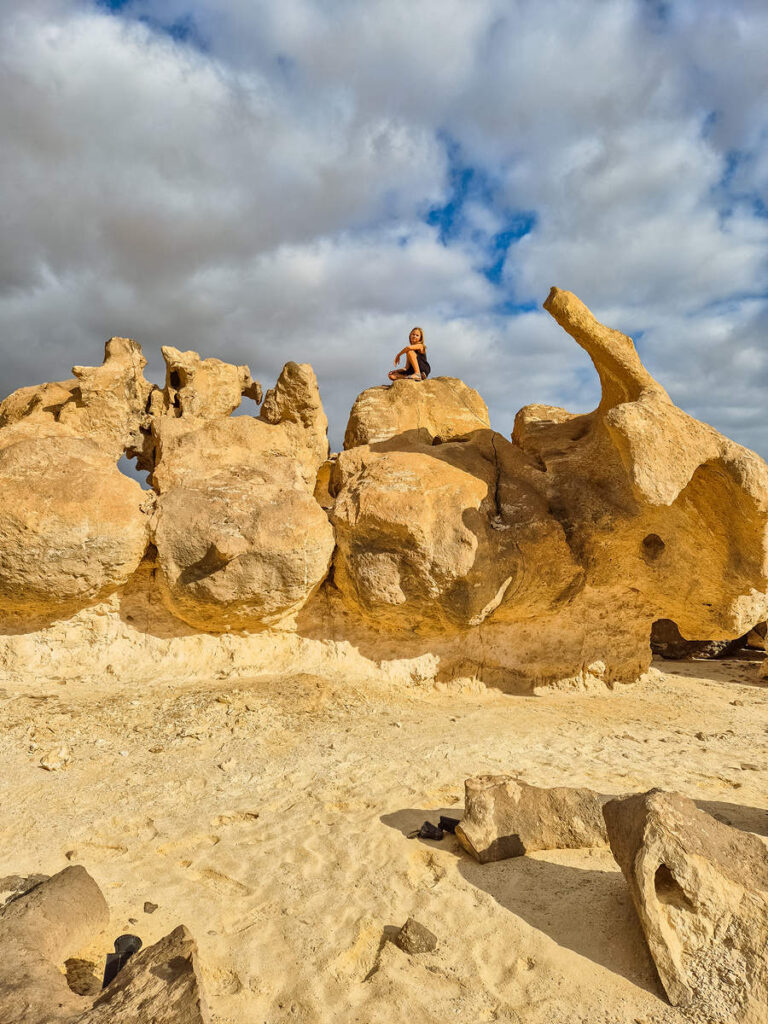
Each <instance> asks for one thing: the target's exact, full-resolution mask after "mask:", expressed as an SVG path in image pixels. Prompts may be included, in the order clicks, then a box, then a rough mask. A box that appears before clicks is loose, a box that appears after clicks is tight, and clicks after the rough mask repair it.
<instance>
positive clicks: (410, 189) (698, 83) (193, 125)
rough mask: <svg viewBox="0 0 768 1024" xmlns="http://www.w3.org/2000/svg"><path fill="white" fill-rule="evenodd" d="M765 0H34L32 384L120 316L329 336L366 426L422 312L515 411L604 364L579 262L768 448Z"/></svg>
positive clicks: (18, 212)
mask: <svg viewBox="0 0 768 1024" xmlns="http://www.w3.org/2000/svg"><path fill="white" fill-rule="evenodd" d="M767 39H768V9H766V7H765V4H763V3H760V2H758V0H735V2H733V3H728V4H725V3H721V2H714V0H673V2H670V3H666V4H660V3H650V2H647V0H594V2H584V3H580V4H573V3H572V2H571V0H568V2H566V0H547V2H544V3H541V2H538V3H535V2H532V0H474V2H473V3H471V4H468V3H466V2H465V0H410V2H407V3H406V2H405V0H367V2H366V3H362V4H361V3H357V2H352V0H262V2H259V3H256V4H254V3H253V2H252V0H215V2H214V0H195V2H193V3H190V2H184V0H126V2H120V0H109V2H101V3H97V2H95V0H94V2H86V0H27V2H25V3H21V2H20V0H18V2H17V0H6V3H5V4H4V5H3V9H2V12H0V88H2V90H3V95H4V97H5V101H4V104H3V109H2V111H1V112H0V125H1V126H2V137H3V142H4V145H3V147H2V149H1V150H0V180H2V183H3V188H2V207H1V208H2V214H3V226H4V230H3V232H2V237H1V238H0V330H2V336H3V338H4V339H6V340H5V345H4V348H5V357H4V360H3V366H2V370H1V371H0V373H1V374H2V380H0V390H2V391H3V392H8V391H10V390H12V389H13V388H15V387H18V386H21V385H24V384H30V383H34V382H36V381H39V380H42V379H57V378H59V379H60V378H62V377H66V376H67V375H68V374H69V368H70V366H71V365H72V364H73V363H89V362H91V363H93V362H98V361H99V359H100V352H101V347H102V344H103V340H104V339H105V338H106V337H108V336H109V335H114V334H126V335H130V336H133V337H136V338H137V339H138V340H139V341H140V342H141V343H142V345H143V346H144V349H145V353H146V355H147V357H148V359H149V361H150V366H149V374H150V376H153V377H154V378H155V379H158V380H159V379H161V377H162V362H161V360H160V357H159V349H160V346H161V345H163V344H170V345H175V346H177V347H180V348H182V349H184V348H193V349H196V350H198V351H200V352H201V353H202V354H206V355H216V356H218V357H220V358H223V359H228V360H230V361H233V362H238V363H239V362H245V363H248V364H249V366H250V367H251V369H252V371H253V373H254V375H255V376H258V377H259V378H260V379H261V380H262V382H263V383H264V384H265V385H266V386H269V385H270V384H271V383H272V382H273V381H274V379H275V376H276V375H277V373H278V372H279V369H280V367H281V365H282V363H283V362H284V361H285V360H286V359H296V360H299V361H307V362H311V363H312V364H313V366H314V367H315V369H316V371H317V374H318V377H319V380H320V384H321V392H322V395H323V399H324V402H325V405H326V409H327V411H328V415H329V419H330V421H331V439H332V443H334V444H335V445H338V444H339V442H340V438H341V436H342V434H343V428H344V424H345V421H346V416H347V413H348V410H349V407H350V406H351V404H352V402H353V400H354V398H355V396H356V395H357V393H358V392H359V391H360V390H362V389H363V388H364V387H366V386H369V385H371V384H374V383H378V382H381V381H383V380H384V379H385V375H386V372H387V370H388V369H389V366H390V364H391V361H392V358H393V356H394V353H395V352H396V351H397V350H398V349H399V348H401V347H402V345H403V343H404V339H405V338H406V337H407V334H408V332H409V330H410V328H411V326H413V324H416V323H418V324H421V325H423V326H424V329H425V332H426V335H427V341H428V343H429V351H430V361H431V363H432V366H433V368H434V372H435V373H437V374H445V375H452V376H459V377H462V378H463V379H465V380H466V381H467V382H468V383H470V384H471V385H472V386H474V387H476V388H477V389H478V390H479V391H480V392H481V393H482V394H483V396H484V397H485V399H486V401H487V402H488V404H489V407H490V410H491V418H492V423H493V424H494V426H496V427H497V429H499V430H502V431H504V432H505V433H509V431H510V430H511V428H512V422H513V420H514V414H515V412H516V411H517V409H518V408H519V407H520V406H522V405H524V404H526V403H529V402H544V403H548V404H553V405H563V406H566V407H567V408H571V409H574V410H584V409H587V408H590V407H592V406H594V405H595V404H596V401H597V397H598V389H597V381H596V377H595V375H594V373H593V371H592V369H591V367H590V364H589V362H588V361H587V359H586V357H585V356H584V354H583V353H582V352H581V351H580V350H579V349H578V348H577V346H575V344H574V343H573V342H572V341H571V340H570V339H569V338H567V337H566V336H565V335H563V334H562V332H561V331H560V330H559V328H557V326H556V325H555V324H554V323H552V322H551V321H550V319H549V318H548V317H547V316H546V314H544V313H543V312H542V311H541V308H540V307H541V302H542V301H543V300H544V298H545V297H546V295H547V292H548V290H549V287H550V285H552V284H557V285H559V286H560V287H563V288H569V289H571V290H573V291H575V292H576V293H577V294H578V295H579V296H580V297H581V298H582V299H583V300H584V301H585V302H587V304H588V305H589V306H590V307H592V308H593V310H594V311H595V313H596V314H597V315H598V316H599V317H600V318H601V319H603V320H604V321H605V322H607V323H609V324H611V325H612V326H616V327H619V328H620V329H622V330H625V331H627V332H628V333H630V334H633V336H634V337H635V338H636V340H637V344H638V348H639V350H640V352H641V354H642V356H643V358H644V359H645V360H646V362H647V365H648V367H649V369H650V370H651V372H653V373H654V374H655V375H656V376H657V377H658V378H659V379H660V380H661V382H662V383H663V384H664V385H665V386H666V387H667V389H668V390H669V391H670V393H671V394H672V396H673V398H674V399H675V400H676V401H677V402H678V403H679V404H680V405H682V406H683V407H684V408H686V409H687V410H688V411H690V412H692V413H693V414H694V415H696V416H699V417H700V418H702V419H704V420H707V421H708V422H711V423H713V424H714V425H715V426H717V427H718V428H719V429H721V430H723V431H724V432H725V433H727V434H729V435H730V436H732V437H734V438H735V439H736V440H738V441H741V442H742V443H744V444H747V445H749V446H751V447H754V448H756V449H757V450H759V451H760V452H761V453H762V454H763V455H766V454H768V424H766V422H765V417H764V415H763V406H764V402H765V390H764V388H765V383H766V380H768V340H767V331H766V327H767V326H768V298H767V289H766V258H767V257H768V216H767V211H768V104H766V95H767V94H768V73H767V72H766V61H765V58H764V53H765V44H766V40H767Z"/></svg>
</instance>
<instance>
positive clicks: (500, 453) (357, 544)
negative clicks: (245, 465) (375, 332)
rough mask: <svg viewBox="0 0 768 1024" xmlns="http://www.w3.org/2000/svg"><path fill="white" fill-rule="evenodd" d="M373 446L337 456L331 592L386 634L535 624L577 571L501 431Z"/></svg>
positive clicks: (528, 472) (524, 465)
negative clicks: (492, 621)
mask: <svg viewBox="0 0 768 1024" xmlns="http://www.w3.org/2000/svg"><path fill="white" fill-rule="evenodd" d="M410 386H411V387H419V386H420V385H419V384H413V383H411V384H410ZM375 448H376V446H373V447H371V446H363V447H356V448H353V449H351V450H349V451H346V452H342V453H341V454H340V455H339V457H338V459H337V461H336V463H335V465H334V467H333V471H332V482H331V490H332V491H333V493H335V495H336V499H335V502H334V505H333V509H332V513H331V519H332V522H333V525H334V526H335V528H336V543H337V548H336V556H335V561H334V584H335V586H336V587H337V589H338V590H339V592H340V593H341V595H342V598H343V600H344V601H345V603H346V604H347V605H348V607H349V608H350V609H351V610H352V611H353V613H354V612H356V613H357V614H359V615H361V616H362V617H363V618H366V619H367V620H368V621H369V622H370V623H371V624H373V625H375V626H376V627H377V628H378V629H386V630H388V631H390V632H392V633H396V632H399V631H402V632H409V633H414V632H416V633H419V634H423V635H429V634H434V633H455V632H456V631H459V630H462V629H468V628H470V627H472V626H479V625H480V624H481V623H483V622H484V621H485V620H486V619H487V618H488V617H489V616H491V615H495V617H496V618H497V620H502V619H503V620H504V621H507V620H515V619H518V620H519V619H525V618H530V617H532V616H534V615H536V614H539V613H544V612H546V611H547V610H548V609H549V608H550V607H551V606H552V605H553V604H555V603H556V602H557V600H558V597H559V595H561V594H563V593H564V592H566V591H567V589H568V588H569V587H570V586H571V585H572V584H573V582H574V580H575V579H576V577H578V576H579V575H580V574H581V569H580V567H579V566H578V565H577V564H576V563H575V562H574V561H573V559H572V558H571V554H570V551H569V548H568V544H567V541H566V537H565V534H564V532H563V529H562V527H561V526H560V524H559V523H558V522H557V521H556V520H555V519H554V518H553V517H552V516H551V515H550V514H549V512H548V509H547V504H546V500H545V499H544V498H543V497H542V495H541V493H540V490H539V489H538V488H537V487H536V484H535V481H534V480H533V477H534V476H535V475H537V471H536V470H535V469H533V468H532V467H531V466H530V464H529V463H528V460H527V459H526V458H525V456H523V455H522V454H521V453H520V451H519V450H518V449H517V448H516V447H515V446H514V445H512V444H510V442H509V441H507V440H505V439H504V438H503V437H502V436H501V435H499V434H495V433H494V432H492V431H490V430H480V431H476V432H475V433H474V434H472V435H469V437H468V438H466V439H464V440H463V441H462V442H447V443H445V444H440V445H433V444H422V443H420V442H419V441H418V440H411V439H409V440H408V441H407V447H406V450H404V451H400V450H386V449H387V448H388V446H387V445H386V444H385V445H382V448H383V449H385V450H375Z"/></svg>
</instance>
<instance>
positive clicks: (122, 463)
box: [117, 455, 153, 491]
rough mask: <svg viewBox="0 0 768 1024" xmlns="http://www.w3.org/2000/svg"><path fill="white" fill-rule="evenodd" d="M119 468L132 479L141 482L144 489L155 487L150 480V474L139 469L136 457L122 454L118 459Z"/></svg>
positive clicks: (149, 489)
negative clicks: (132, 457) (130, 457)
mask: <svg viewBox="0 0 768 1024" xmlns="http://www.w3.org/2000/svg"><path fill="white" fill-rule="evenodd" d="M117 468H118V469H119V470H120V472H121V473H122V474H123V475H124V476H129V477H130V478H131V480H136V481H137V483H139V484H141V487H142V489H143V490H145V491H151V490H152V489H153V488H152V485H151V484H150V482H149V474H148V473H144V472H142V471H141V470H140V469H137V467H136V462H135V460H134V459H129V458H128V456H127V455H121V456H120V458H119V459H118V460H117Z"/></svg>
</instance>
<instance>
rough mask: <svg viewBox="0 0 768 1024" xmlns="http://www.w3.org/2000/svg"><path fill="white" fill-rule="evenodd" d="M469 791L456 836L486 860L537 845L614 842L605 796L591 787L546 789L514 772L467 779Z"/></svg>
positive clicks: (561, 846) (556, 846)
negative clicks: (610, 837) (605, 817)
mask: <svg viewBox="0 0 768 1024" xmlns="http://www.w3.org/2000/svg"><path fill="white" fill-rule="evenodd" d="M464 795H465V800H464V816H463V818H462V819H461V824H460V825H457V826H456V836H457V837H458V839H459V842H460V843H461V845H462V846H463V847H464V849H465V850H466V851H467V852H468V853H471V854H472V856H473V857H474V858H475V860H477V861H479V862H480V863H481V864H487V863H488V862H489V861H494V860H505V859H506V858H507V857H521V856H523V854H526V853H532V852H533V851H534V850H567V849H581V848H582V847H593V846H607V845H608V836H607V834H606V830H605V822H604V821H603V812H602V808H603V803H604V802H605V798H603V797H601V796H600V795H599V794H598V793H595V792H594V791H593V790H591V789H574V788H571V787H568V786H559V787H554V788H551V789H544V788H541V787H540V786H529V785H528V783H526V782H522V781H521V780H520V779H516V778H514V777H513V776H511V775H479V776H477V777H475V778H472V779H467V780H466V782H465V783H464Z"/></svg>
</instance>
